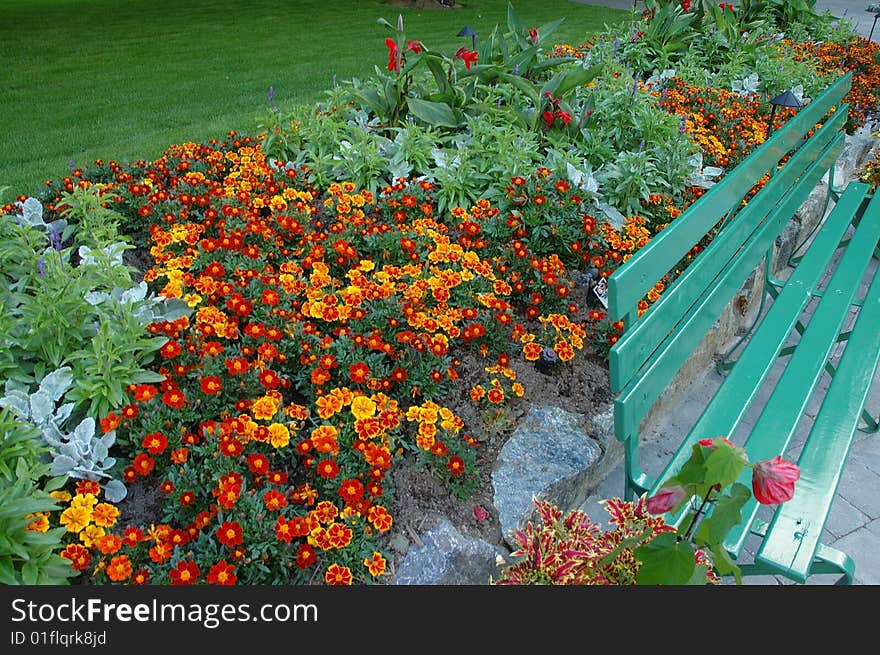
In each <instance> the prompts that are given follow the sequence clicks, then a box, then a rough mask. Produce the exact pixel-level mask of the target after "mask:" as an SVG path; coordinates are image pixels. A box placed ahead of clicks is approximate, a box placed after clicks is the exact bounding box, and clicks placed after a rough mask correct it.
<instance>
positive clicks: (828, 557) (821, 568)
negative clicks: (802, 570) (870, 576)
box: [810, 544, 856, 585]
mask: <svg viewBox="0 0 880 655" xmlns="http://www.w3.org/2000/svg"><path fill="white" fill-rule="evenodd" d="M810 573H842V574H843V575H842V576H841V577H840V579H839V580H838V581H837V582H835V583H834V584H839V585H851V584H852V583H853V579H855V573H856V563H855V562H854V561H853V559H852V557H850V556H849V555H847V554H846V553H844V552H841V551H839V550H837V549H836V548H831V547H830V546H826V545H825V544H819V547H818V548H817V549H816V559H815V561H814V562H813V566H812V567H810Z"/></svg>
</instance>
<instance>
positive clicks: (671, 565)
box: [634, 437, 800, 585]
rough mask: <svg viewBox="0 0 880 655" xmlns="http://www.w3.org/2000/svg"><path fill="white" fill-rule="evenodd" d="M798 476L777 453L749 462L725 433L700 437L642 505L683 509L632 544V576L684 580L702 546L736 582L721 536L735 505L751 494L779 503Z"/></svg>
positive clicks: (690, 576) (732, 521)
mask: <svg viewBox="0 0 880 655" xmlns="http://www.w3.org/2000/svg"><path fill="white" fill-rule="evenodd" d="M746 468H751V469H752V489H749V487H747V486H746V485H745V484H743V483H742V482H740V481H739V480H740V478H741V474H742V472H743V470H744V469H746ZM799 477H800V471H799V470H798V468H797V466H796V465H794V464H792V463H790V462H787V461H785V460H784V459H782V457H775V458H773V459H771V460H767V461H763V462H757V463H754V464H753V463H750V462H749V460H748V457H747V456H746V453H745V450H744V449H743V448H742V447H739V446H736V445H734V444H733V443H731V442H730V441H729V440H728V439H726V438H725V437H716V438H714V439H712V438H707V439H701V440H700V441H699V442H697V443H696V444H694V446H693V448H692V451H691V456H690V458H689V459H688V460H687V461H686V462H685V463H684V464H682V466H681V468H680V469H679V471H678V472H677V473H676V474H675V475H673V476H672V477H670V478H668V479H667V480H666V481H665V482H664V483H663V485H662V486H661V487H660V489H659V490H658V491H657V493H655V494H654V495H653V496H651V497H650V498H648V499H647V501H646V505H647V508H648V511H650V512H651V513H653V514H658V515H666V514H669V515H673V516H674V515H676V514H678V513H679V512H680V511H681V510H682V509H683V508H685V507H686V508H687V509H686V516H684V518H683V520H682V521H681V523H680V524H679V527H678V529H677V531H676V532H675V533H666V534H663V535H658V536H657V537H655V538H653V539H652V540H651V541H650V542H649V543H647V544H644V545H642V546H640V547H639V548H637V549H636V550H635V552H634V554H635V556H636V557H637V558H639V560H640V561H641V562H642V566H641V568H640V569H639V573H638V576H637V581H638V582H639V584H674V585H680V584H690V583H691V582H693V580H694V578H695V575H696V576H697V577H699V575H698V574H696V573H695V567H694V565H693V557H694V553H695V552H696V551H697V550H703V551H705V552H706V553H708V555H709V557H710V558H711V561H712V565H713V567H714V569H715V570H716V571H717V572H718V574H719V575H722V576H726V575H732V576H734V578H735V580H736V582H737V583H741V582H742V572H741V570H740V568H739V567H738V566H737V565H736V563H735V562H734V561H733V559H732V558H731V556H730V554H729V553H728V552H727V550H726V549H725V548H724V539H725V538H726V536H727V534H728V533H729V532H730V530H731V529H732V528H733V527H734V526H735V525H737V524H738V523H739V522H740V521H741V520H742V512H741V510H742V508H743V506H745V504H746V503H747V502H749V501H750V500H751V499H752V497H753V494H754V498H755V500H756V501H757V502H759V503H761V504H768V505H769V504H779V503H783V502H785V501H787V500H789V499H791V497H792V496H793V494H794V485H795V482H796V481H797V479H798V478H799Z"/></svg>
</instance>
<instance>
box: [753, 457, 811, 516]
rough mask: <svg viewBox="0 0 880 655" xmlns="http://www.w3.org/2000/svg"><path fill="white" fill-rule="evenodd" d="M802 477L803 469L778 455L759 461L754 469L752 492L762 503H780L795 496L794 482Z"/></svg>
mask: <svg viewBox="0 0 880 655" xmlns="http://www.w3.org/2000/svg"><path fill="white" fill-rule="evenodd" d="M800 477H801V470H800V469H799V468H798V467H797V465H796V464H792V463H791V462H788V461H786V460H784V459H782V456H781V455H777V456H776V457H774V458H773V459H768V460H765V461H763V462H758V463H756V464H755V465H754V467H753V469H752V493H754V494H755V499H756V500H757V501H758V502H759V503H761V504H762V505H778V504H779V503H784V502H786V501H787V500H791V497H792V496H794V483H795V481H797V479H798V478H800Z"/></svg>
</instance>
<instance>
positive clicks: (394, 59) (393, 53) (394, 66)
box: [385, 38, 400, 72]
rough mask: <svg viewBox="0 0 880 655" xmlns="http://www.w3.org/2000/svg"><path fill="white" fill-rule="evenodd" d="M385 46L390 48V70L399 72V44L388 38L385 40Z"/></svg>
mask: <svg viewBox="0 0 880 655" xmlns="http://www.w3.org/2000/svg"><path fill="white" fill-rule="evenodd" d="M385 45H386V46H387V47H388V70H390V71H395V72H399V71H400V48H398V47H397V42H396V41H395V40H394V39H392V38H388V39H385Z"/></svg>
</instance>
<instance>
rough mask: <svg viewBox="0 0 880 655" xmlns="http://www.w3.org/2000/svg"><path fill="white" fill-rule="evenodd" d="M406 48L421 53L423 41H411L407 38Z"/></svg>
mask: <svg viewBox="0 0 880 655" xmlns="http://www.w3.org/2000/svg"><path fill="white" fill-rule="evenodd" d="M406 50H407V52H414V53H416V54H419V53H420V52H421V51H422V42H421V41H411V40H409V39H407V40H406Z"/></svg>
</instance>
